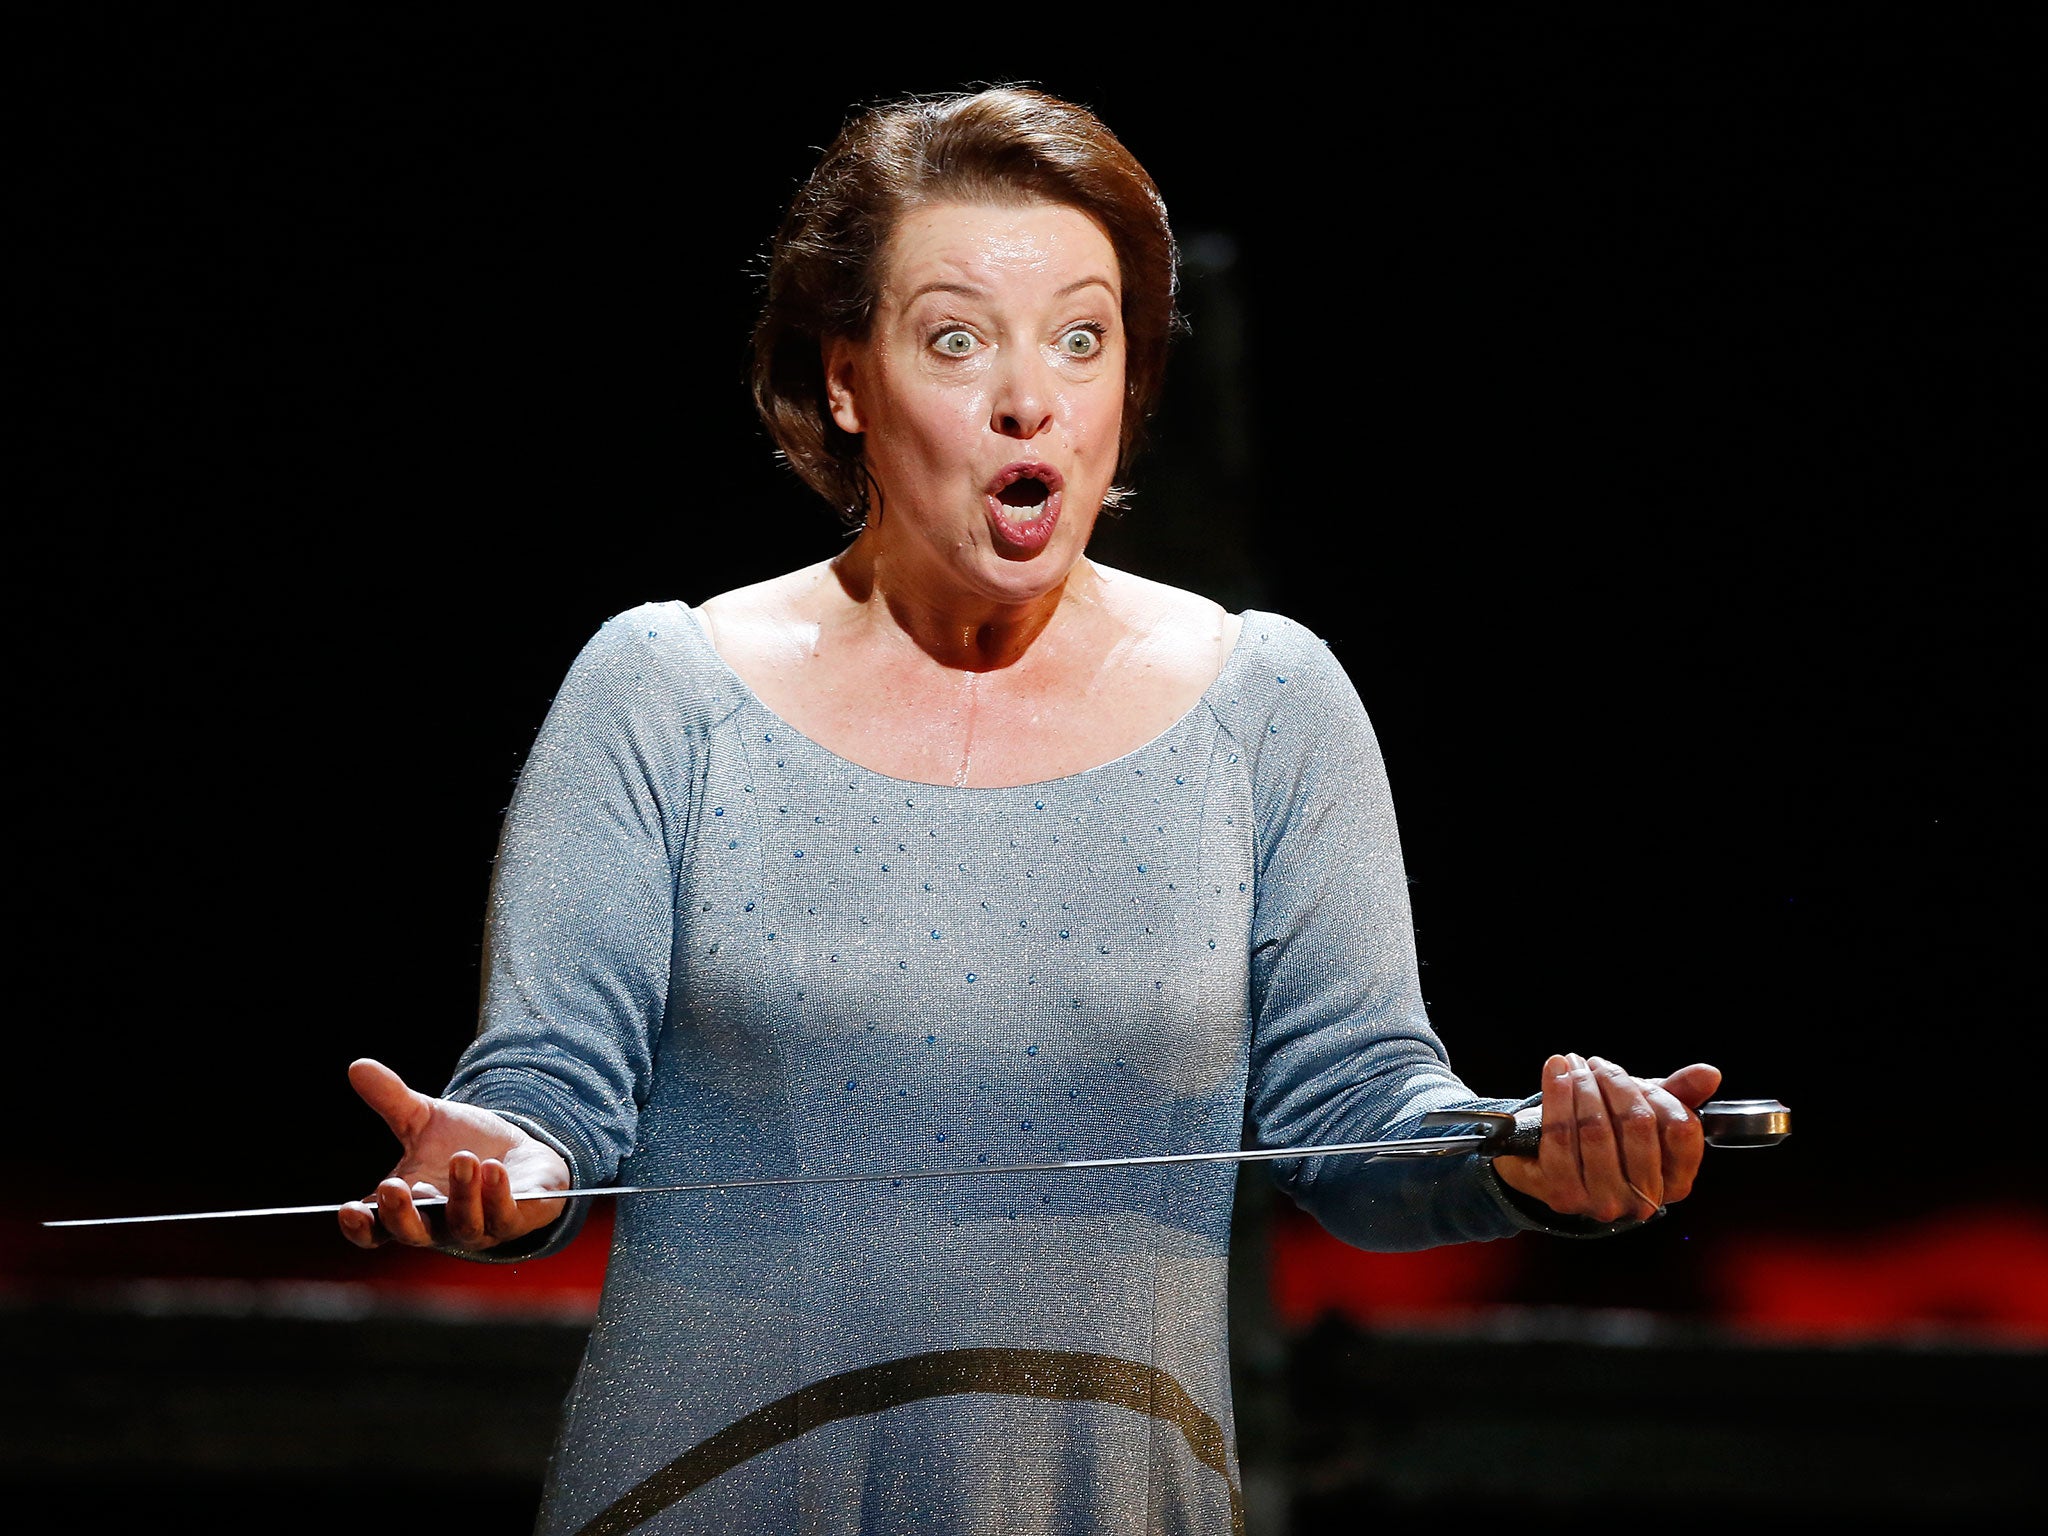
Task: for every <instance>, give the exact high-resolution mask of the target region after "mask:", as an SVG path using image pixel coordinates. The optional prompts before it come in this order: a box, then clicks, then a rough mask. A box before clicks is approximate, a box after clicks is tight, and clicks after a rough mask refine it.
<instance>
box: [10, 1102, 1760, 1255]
mask: <svg viewBox="0 0 2048 1536" xmlns="http://www.w3.org/2000/svg"><path fill="white" fill-rule="evenodd" d="M1695 1113H1697V1114H1698V1116H1699V1118H1700V1124H1701V1126H1702V1128H1703V1129H1704V1130H1705V1132H1706V1137H1707V1145H1708V1146H1710V1147H1774V1146H1776V1145H1777V1144H1778V1143H1779V1142H1781V1141H1783V1140H1784V1139H1785V1138H1786V1137H1787V1136H1789V1135H1791V1134H1792V1112H1791V1110H1789V1109H1787V1108H1786V1107H1785V1106H1784V1105H1783V1104H1780V1103H1779V1102H1778V1101H1777V1100H1776V1099H1716V1100H1715V1101H1714V1102H1712V1103H1710V1104H1703V1105H1701V1106H1700V1108H1699V1109H1698V1110H1697V1111H1695ZM1451 1125H1478V1126H1481V1127H1484V1129H1482V1130H1478V1131H1461V1132H1457V1133H1452V1134H1445V1135H1441V1136H1407V1137H1400V1138H1396V1139H1394V1140H1389V1141H1340V1142H1323V1143H1318V1144H1316V1145H1313V1146H1306V1147H1240V1148H1238V1149H1236V1150H1234V1151H1230V1152H1165V1153H1155V1154H1150V1155H1146V1156H1142V1157H1077V1158H1069V1159H1067V1160H1065V1161H1064V1162H1057V1163H975V1164H973V1165H972V1166H969V1167H954V1168H906V1169H898V1170H896V1171H894V1172H891V1173H818V1174H790V1175H784V1176H782V1177H778V1178H768V1179H711V1180H707V1181H706V1182H704V1183H701V1184H608V1185H605V1186H604V1187H602V1188H599V1189H530V1190H523V1191H521V1192H520V1193H518V1194H515V1195H513V1197H512V1198H513V1199H514V1200H584V1199H597V1198H600V1197H603V1198H611V1197H618V1196H625V1195H687V1194H697V1193H701V1192H704V1191H708V1190H724V1189H816V1188H822V1187H824V1186H826V1185H831V1184H892V1185H893V1184H901V1183H904V1182H906V1181H907V1180H910V1179H958V1178H981V1177H987V1176H992V1175H995V1174H1002V1173H1086V1172H1090V1171H1093V1170H1095V1169H1099V1168H1169V1167H1176V1166H1180V1165H1184V1164H1189V1163H1270V1162H1277V1161H1279V1160H1281V1159H1283V1158H1296V1157H1452V1156H1456V1155H1458V1154H1460V1153H1468V1152H1483V1153H1486V1154H1488V1155H1490V1156H1494V1157H1502V1156H1521V1157H1533V1156H1535V1155H1536V1153H1537V1151H1538V1150H1539V1149H1540V1147H1541V1144H1542V1135H1543V1127H1542V1124H1541V1122H1540V1121H1537V1120H1524V1119H1520V1118H1518V1117H1517V1116H1515V1115H1511V1114H1506V1113H1503V1112H1501V1111H1499V1110H1486V1109H1439V1110H1432V1111H1430V1112H1429V1113H1428V1114H1426V1115H1424V1116H1423V1117H1422V1118H1421V1120H1419V1121H1418V1122H1417V1128H1418V1129H1430V1128H1433V1127H1441V1126H1451ZM357 1203H358V1202H356V1201H341V1202H339V1203H335V1204H329V1205H266V1206H260V1207H257V1208H254V1209H251V1210H243V1211H180V1212H177V1213H175V1214H172V1215H168V1216H93V1217H87V1218H84V1219H81V1220H71V1221H46V1222H44V1223H43V1225H44V1226H46V1227H127V1226H138V1225H143V1224H147V1223H153V1222H163V1221H228V1220H233V1219H235V1218H239V1217H244V1216H313V1215H325V1216H331V1215H333V1214H334V1213H335V1212H336V1211H339V1210H341V1209H342V1207H343V1206H345V1205H353V1204H357ZM365 1203H368V1204H371V1205H374V1204H375V1203H376V1202H375V1201H374V1200H373V1201H369V1202H365ZM447 1203H448V1197H447V1196H446V1195H419V1196H415V1197H414V1199H413V1204H414V1205H415V1206H418V1207H421V1208H427V1207H431V1206H437V1205H446V1204H447Z"/></svg>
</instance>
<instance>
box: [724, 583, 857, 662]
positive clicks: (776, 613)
mask: <svg viewBox="0 0 2048 1536" xmlns="http://www.w3.org/2000/svg"><path fill="white" fill-rule="evenodd" d="M831 570H832V568H831V564H830V562H825V561H821V562H820V563H818V564H817V565H810V566H805V567H804V568H803V569H802V570H797V571H790V572H788V573H786V574H784V575H781V576H772V577H770V578H769V579H768V580H766V581H758V582H755V583H754V584H753V585H752V586H746V587H734V588H733V589H732V590H731V591H730V592H721V593H719V594H718V595H717V596H716V597H711V598H706V599H705V600H704V601H703V602H701V603H699V604H698V605H697V616H698V618H699V619H700V620H701V621H702V623H703V625H704V632H705V633H706V634H707V635H709V636H710V638H711V644H712V647H713V648H714V649H715V650H716V651H717V652H718V653H719V655H721V656H723V657H724V658H725V659H726V661H727V663H728V664H731V665H735V666H738V667H739V668H740V670H741V671H742V672H744V671H745V670H746V668H745V665H744V663H746V662H748V661H769V660H770V659H771V658H774V657H776V656H777V655H779V654H780V653H782V652H784V651H786V650H788V649H789V648H790V647H792V646H797V647H802V648H806V649H807V648H808V647H809V645H810V642H811V641H812V639H813V638H814V637H815V636H816V634H817V626H818V622H819V618H820V611H819V610H820V607H821V603H822V601H823V600H824V599H825V597H826V596H827V593H826V591H825V589H826V588H827V587H831V588H833V589H834V590H836V583H834V582H833V581H832V576H831Z"/></svg>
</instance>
